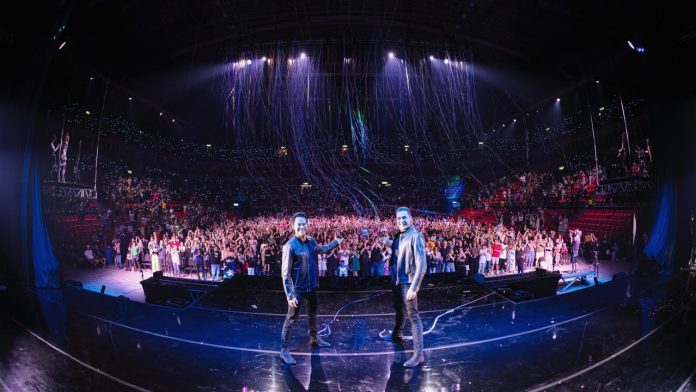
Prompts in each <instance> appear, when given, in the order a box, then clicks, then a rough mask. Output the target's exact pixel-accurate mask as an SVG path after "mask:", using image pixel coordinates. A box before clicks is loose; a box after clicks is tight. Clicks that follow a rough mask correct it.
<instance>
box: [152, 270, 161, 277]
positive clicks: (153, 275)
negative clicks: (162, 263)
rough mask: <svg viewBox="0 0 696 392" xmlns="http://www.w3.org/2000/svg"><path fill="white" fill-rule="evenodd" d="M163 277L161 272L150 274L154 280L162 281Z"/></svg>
mask: <svg viewBox="0 0 696 392" xmlns="http://www.w3.org/2000/svg"><path fill="white" fill-rule="evenodd" d="M163 276H164V275H163V274H162V271H155V272H153V273H152V277H153V278H155V279H162V277H163Z"/></svg>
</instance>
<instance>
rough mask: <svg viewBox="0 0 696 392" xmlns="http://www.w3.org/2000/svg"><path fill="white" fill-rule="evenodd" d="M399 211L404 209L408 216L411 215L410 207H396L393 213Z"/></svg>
mask: <svg viewBox="0 0 696 392" xmlns="http://www.w3.org/2000/svg"><path fill="white" fill-rule="evenodd" d="M399 211H406V213H407V214H408V216H412V215H411V209H410V208H408V207H399V208H397V209H396V211H395V212H394V213H395V214H398V213H399Z"/></svg>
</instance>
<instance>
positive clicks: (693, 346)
mask: <svg viewBox="0 0 696 392" xmlns="http://www.w3.org/2000/svg"><path fill="white" fill-rule="evenodd" d="M386 287H387V286H386V285H384V284H375V285H373V286H370V287H360V288H359V289H357V290H355V289H353V290H351V288H349V287H348V288H345V289H343V290H341V289H340V287H339V288H334V289H333V290H332V291H323V292H321V294H320V296H319V301H320V306H319V314H320V316H319V322H320V323H323V324H328V327H327V328H325V329H324V333H326V334H328V337H327V338H326V339H327V340H328V341H329V342H331V344H332V347H331V348H328V349H321V350H317V349H311V348H310V346H309V344H308V341H307V332H306V329H307V327H306V323H305V321H304V320H305V319H304V317H303V319H302V320H301V321H300V323H299V324H298V325H297V326H296V329H295V331H294V336H293V341H292V344H291V352H292V353H293V355H294V356H295V358H296V359H297V360H298V364H297V365H294V366H290V367H288V366H285V365H283V364H281V362H280V361H279V360H278V359H277V351H278V350H279V343H280V342H279V335H280V329H281V325H282V322H283V319H284V314H285V310H286V307H285V302H284V301H285V300H284V297H283V295H282V293H281V292H279V291H278V290H274V289H273V286H269V287H266V285H263V284H260V285H257V286H254V285H252V284H248V285H246V286H244V285H241V284H240V285H236V286H234V285H230V284H223V285H221V286H220V287H219V288H217V289H215V290H213V291H211V292H210V293H209V294H207V295H204V296H203V297H201V298H199V299H198V300H197V301H196V302H195V303H193V304H191V305H190V306H187V307H186V308H183V309H176V308H172V307H166V306H160V305H151V304H143V303H137V302H133V301H130V300H128V299H124V298H114V297H110V296H106V295H100V294H98V293H93V292H90V291H86V290H81V289H79V288H77V287H68V286H66V287H65V288H63V289H60V290H40V291H39V290H37V291H31V290H27V289H23V288H20V287H13V286H12V285H9V288H8V290H5V291H0V302H1V303H2V307H3V311H2V312H0V331H1V332H2V335H1V337H0V353H1V358H2V362H1V363H0V382H1V383H0V388H2V389H3V390H8V391H23V390H32V391H35V390H38V391H62V390H65V391H80V390H90V391H92V390H99V391H102V390H124V391H125V390H134V389H135V390H158V391H209V390H232V391H252V390H253V391H286V390H293V391H294V390H311V391H315V390H316V391H352V390H357V391H383V390H397V391H401V390H404V391H421V390H424V391H452V390H462V391H470V390H471V391H516V390H561V391H570V390H573V391H575V390H578V391H581V390H592V391H595V390H645V391H662V390H670V391H671V390H694V382H693V380H692V378H693V376H694V369H696V333H695V331H696V317H694V312H693V311H692V310H691V308H690V304H691V303H690V302H689V301H688V298H689V297H688V296H687V294H686V291H685V289H684V282H682V281H680V280H678V279H671V280H670V279H668V278H638V277H632V278H630V279H629V278H624V279H617V280H615V281H612V282H608V283H604V284H600V285H598V286H595V287H591V288H587V289H584V290H579V291H576V292H573V293H569V294H565V295H561V296H554V297H547V298H541V299H537V300H532V301H526V302H518V303H516V302H513V301H511V300H509V299H507V298H505V297H503V296H502V295H500V294H499V293H497V292H495V291H491V290H489V289H487V288H486V287H484V286H482V285H478V284H476V283H474V282H472V281H469V280H456V279H454V280H452V279H449V280H448V279H446V280H443V281H430V282H429V285H426V286H425V287H424V288H423V290H422V291H421V292H420V293H419V301H420V304H421V309H422V311H423V312H422V318H423V322H424V328H425V329H426V330H430V329H431V332H430V333H428V334H427V335H426V337H425V347H426V363H425V365H423V366H421V367H419V368H416V369H411V370H409V369H405V368H403V367H402V366H401V363H402V362H403V361H404V360H406V359H407V358H408V357H409V356H410V353H409V351H410V349H411V346H410V343H409V342H406V344H405V348H404V347H400V346H397V345H394V344H391V343H387V342H383V341H382V340H381V339H380V338H379V335H380V333H382V332H383V331H385V330H388V329H389V328H391V326H392V322H393V313H392V309H391V308H390V304H391V293H390V292H389V291H388V290H387V289H385V288H386ZM435 320H437V323H436V324H435V325H434V322H435ZM329 330H330V333H329ZM407 330H408V328H407Z"/></svg>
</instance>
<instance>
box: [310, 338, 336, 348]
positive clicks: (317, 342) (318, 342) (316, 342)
mask: <svg viewBox="0 0 696 392" xmlns="http://www.w3.org/2000/svg"><path fill="white" fill-rule="evenodd" d="M309 344H311V345H312V347H331V343H329V342H327V341H326V340H324V339H322V338H321V336H316V337H311V338H309Z"/></svg>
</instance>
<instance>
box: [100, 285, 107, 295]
mask: <svg viewBox="0 0 696 392" xmlns="http://www.w3.org/2000/svg"><path fill="white" fill-rule="evenodd" d="M105 291H106V285H104V284H103V285H102V288H101V290H99V293H101V294H104V292H105Z"/></svg>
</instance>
